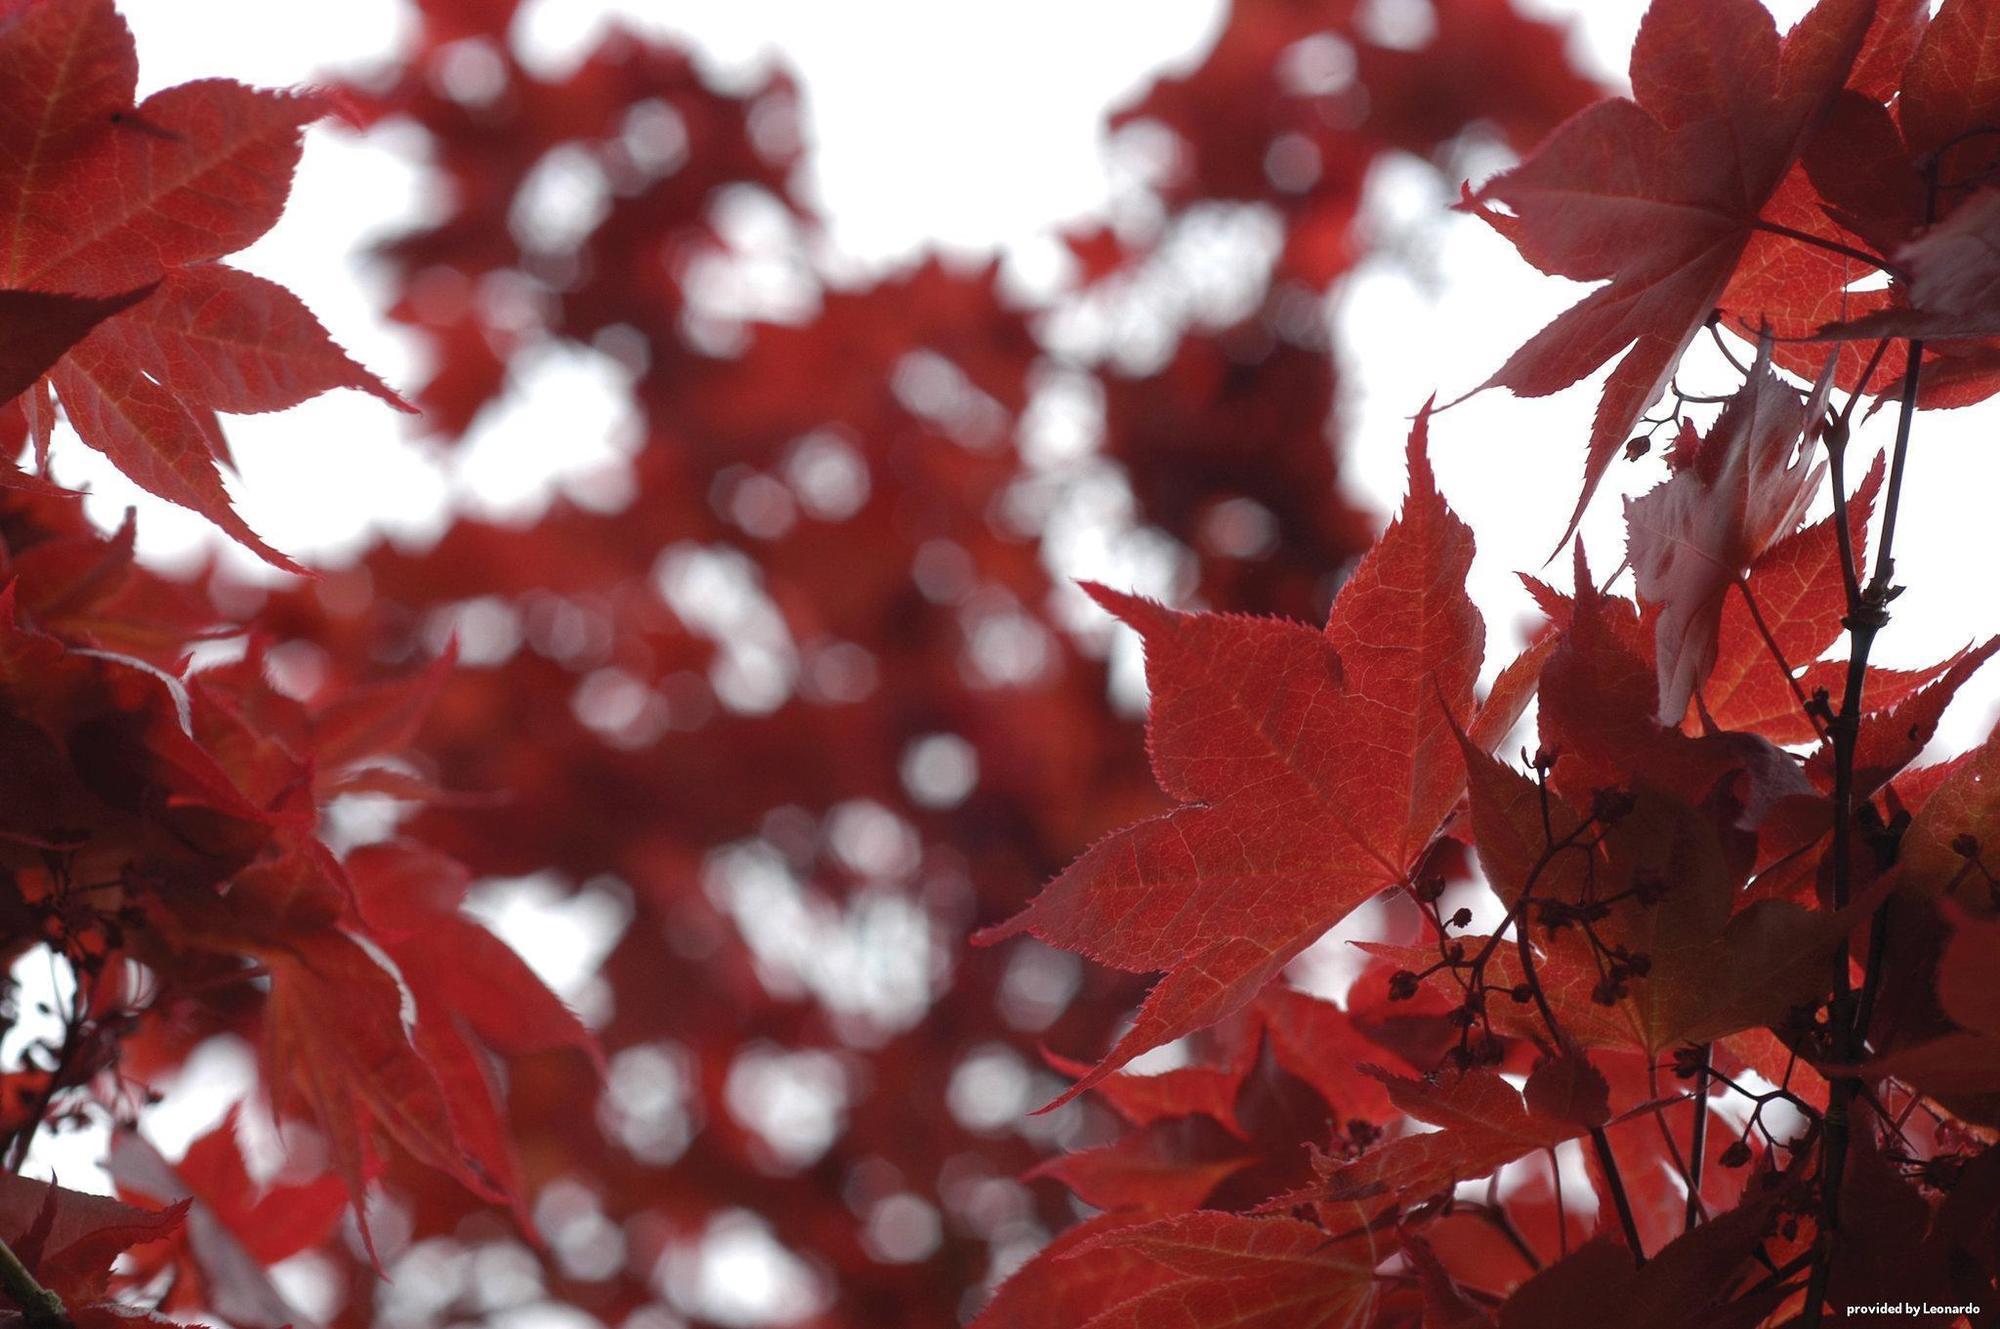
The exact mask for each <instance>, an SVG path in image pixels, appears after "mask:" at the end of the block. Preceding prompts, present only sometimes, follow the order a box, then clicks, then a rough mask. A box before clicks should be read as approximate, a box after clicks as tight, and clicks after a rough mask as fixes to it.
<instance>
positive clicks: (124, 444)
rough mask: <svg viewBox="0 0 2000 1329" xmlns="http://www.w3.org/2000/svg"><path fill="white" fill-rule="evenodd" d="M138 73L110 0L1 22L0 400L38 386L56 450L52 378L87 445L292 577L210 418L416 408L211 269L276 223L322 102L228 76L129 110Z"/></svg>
mask: <svg viewBox="0 0 2000 1329" xmlns="http://www.w3.org/2000/svg"><path fill="white" fill-rule="evenodd" d="M137 77H138V60H137V55H136V53H135V51H134V50H133V46H132V39H131V34H130V33H129V32H128V31H127V30H126V28H125V25H124V23H123V21H122V20H120V19H119V17H118V14H117V12H116V10H115V9H114V8H113V6H112V4H111V0H45V3H42V4H39V5H33V6H28V7H26V8H25V9H20V10H17V11H16V12H14V13H12V14H10V15H8V16H7V19H6V20H5V22H4V25H0V105H5V106H6V107H8V108H9V113H8V115H7V116H6V117H5V121H4V124H0V159H4V161H5V163H6V164H5V165H4V166H0V397H9V398H11V397H14V396H16V395H18V394H20V393H22V392H24V391H29V390H30V389H31V388H33V397H34V401H35V406H34V408H33V410H32V412H31V416H32V417H33V419H34V421H35V423H34V433H35V443H36V449H37V452H38V454H41V455H45V454H46V450H47V438H48V425H49V423H50V416H49V414H48V405H47V401H46V390H45V389H43V388H41V387H39V386H36V380H37V379H38V378H39V377H40V376H41V375H42V374H43V373H44V372H49V373H50V380H49V381H50V383H51V384H52V385H53V386H54V389H55V392H56V395H57V396H58V397H59V398H60V399H61V402H62V406H63V410H64V412H65V414H66V415H67V416H68V417H69V420H70V423H71V424H72V425H73V426H74V427H75V428H76V431H77V434H78V436H79V437H80V438H81V439H82V440H83V441H84V442H85V443H86V444H88V445H89V446H90V447H92V448H95V449H97V450H98V451H100V452H102V453H104V454H105V455H106V456H107V457H108V458H110V460H111V461H112V462H113V464H114V465H116V466H117V467H118V468H119V469H120V470H121V471H123V472H124V473H125V474H126V475H127V476H129V477H130V478H131V479H132V480H133V481H134V482H135V483H136V484H138V485H139V486H140V487H141V488H143V489H145V490H147V491H148V492H150V493H152V494H154V495H156V496H158V497H160V498H163V499H166V500H167V501H168V502H170V503H177V504H179V505H181V506H183V507H186V508H190V509H192V510H194V511H196V512H199V513H201V514H202V515H203V516H206V517H208V518H209V519H210V520H212V521H214V522H215V523H216V524H217V525H218V526H220V527H222V529H223V530H224V531H226V532H227V533H228V534H229V535H230V536H232V537H234V538H235V539H237V540H238V541H240V542H241V543H243V544H244V545H246V546H247V547H249V548H250V549H252V550H255V551H256V552H257V553H258V554H260V555H262V556H263V557H264V558H266V559H267V560H269V561H270V562H272V563H273V564H275V565H276V566H278V567H281V568H284V569H286V570H288V571H298V570H299V569H298V568H297V566H296V565H295V564H293V563H291V562H290V561H289V560H288V559H286V558H285V557H284V556H283V555H281V554H279V553H277V552H276V551H275V550H273V549H272V548H271V547H270V546H269V545H267V544H265V543H264V542H263V541H262V540H260V539H259V538H258V537H257V536H256V535H255V534H254V533H253V532H252V531H251V530H250V529H249V527H248V526H247V525H245V524H244V522H243V521H242V519H241V518H240V517H238V516H237V515H236V512H235V510H234V508H233V507H232V506H231V504H230V500H229V496H228V494H227V492H226V491H225V490H224V488H223V485H222V480H221V476H220V473H219V471H218V470H217V461H218V460H221V461H225V462H226V461H227V460H228V457H229V453H228V446H227V444H226V442H225V441H224V439H223V436H222V433H221V429H220V427H219V425H218V424H217V423H216V421H215V418H214V412H215V411H217V410H222V411H233V412H241V411H266V410H278V409H283V408H284V407H287V406H292V405H296V404H297V403H298V402H300V401H303V400H305V399H306V398H307V397H311V396H314V395H317V394H318V393H321V392H325V391H327V390H329V389H331V388H336V387H357V388H361V389H363V390H365V391H368V392H372V393H374V394H375V395H377V396H379V397H381V398H383V399H384V400H385V401H388V402H389V403H390V404H392V405H395V406H399V407H401V406H402V405H403V403H402V402H401V399H400V398H398V397H397V396H396V395H395V394H394V393H393V392H391V391H389V389H388V388H386V387H384V386H383V385H382V384H381V382H380V381H379V380H377V379H375V378H374V377H373V376H372V375H370V374H368V373H367V371H365V370H363V369H362V368H361V367H360V366H358V365H356V364H354V363H353V362H352V361H350V360H349V359H348V358H347V357H346V356H345V355H344V354H343V353H342V352H341V351H340V350H339V349H338V348H337V347H335V346H334V345H333V343H332V342H331V341H330V340H329V339H328V338H327V337H326V334H325V332H324V330H323V329H321V328H320V326H319V324H318V323H317V322H316V321H315V320H314V319H313V317H312V315H311V314H310V313H308V312H307V311H306V309H305V307H304V306H303V305H301V304H300V303H299V302H298V301H297V299H296V298H294V297H292V296H291V295H290V294H289V293H288V292H286V291H284V290H283V288H281V287H278V286H276V285H274V284H272V283H270V282H266V281H263V280H261V279H259V278H255V277H251V276H249V275H248V274H245V273H239V272H234V271H232V270H230V269H227V268H224V267H221V266H219V265H217V264H215V263H214V262H213V260H215V259H217V258H220V257H221V256H222V255H224V254H228V253H232V252H234V251H235V250H238V249H241V248H243V247H244V246H245V245H247V244H249V243H250V242H251V241H253V240H255V239H257V237H259V236H260V235H262V234H263V233H264V232H265V231H267V230H269V229H270V227H271V225H272V224H273V223H274V222H276V221H277V219H278V216H279V214H280V213H281V212H282V211H283V209H284V204H285V197H286V195H287V194H288V193H289V191H290V188H291V175H292V170H293V168H294V167H295V166H296V165H297V163H298V158H299V152H300V141H301V138H300V136H301V132H302V130H303V129H304V127H305V125H306V124H307V123H309V122H310V121H312V120H314V119H316V118H318V116H319V114H320V110H321V106H320V103H319V101H318V100H316V99H315V98H311V97H296V96H291V95H288V94H283V93H273V92H263V91H258V90H255V89H251V88H246V87H243V86H242V85H240V84H236V83H232V82H229V81H227V80H217V79H211V80H205V81H200V82H195V83H187V84H183V85H181V86H178V87H173V88H167V89H164V90H162V91H160V92H157V93H155V94H153V95H152V96H150V97H148V98H147V99H146V100H145V101H144V102H143V103H141V104H139V105H137V106H134V105H133V104H132V97H133V92H134V88H135V86H136V82H137ZM405 409H407V408H405Z"/></svg>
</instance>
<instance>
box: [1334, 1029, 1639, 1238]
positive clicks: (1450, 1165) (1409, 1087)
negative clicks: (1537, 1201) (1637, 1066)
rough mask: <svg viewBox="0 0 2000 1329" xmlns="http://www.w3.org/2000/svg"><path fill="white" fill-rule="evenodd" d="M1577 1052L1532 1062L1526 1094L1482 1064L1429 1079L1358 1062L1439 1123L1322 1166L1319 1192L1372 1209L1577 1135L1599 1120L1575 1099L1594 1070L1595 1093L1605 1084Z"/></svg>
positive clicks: (1402, 1104) (1407, 1200)
mask: <svg viewBox="0 0 2000 1329" xmlns="http://www.w3.org/2000/svg"><path fill="white" fill-rule="evenodd" d="M1580 1055H1581V1054H1575V1053H1572V1054H1569V1055H1567V1056H1564V1057H1558V1058H1555V1059H1552V1060H1550V1061H1546V1062H1544V1063H1543V1064H1542V1065H1541V1066H1539V1067H1537V1068H1536V1070H1535V1073H1534V1074H1533V1075H1531V1076H1529V1079H1528V1083H1529V1084H1530V1086H1532V1088H1531V1089H1530V1090H1529V1091H1528V1097H1527V1098H1526V1099H1524V1098H1523V1097H1522V1093H1521V1091H1519V1090H1516V1089H1515V1088H1514V1087H1513V1086H1512V1085H1510V1084H1508V1083H1507V1082H1506V1081H1505V1080H1503V1079H1501V1078H1500V1077H1499V1076H1498V1075H1495V1074H1494V1073H1493V1072H1491V1071H1487V1070H1478V1069H1473V1070H1466V1071H1458V1072H1454V1073H1451V1074H1448V1075H1445V1076H1443V1077H1441V1078H1440V1079H1439V1080H1438V1082H1437V1083H1434V1084H1433V1083H1427V1082H1425V1081H1422V1080H1409V1079H1404V1078H1402V1077H1399V1076H1392V1075H1390V1074H1388V1073H1387V1072H1385V1071H1382V1070H1380V1069H1378V1068H1376V1067H1372V1066H1364V1067H1362V1068H1361V1069H1362V1071H1363V1072H1364V1073H1366V1074H1369V1075H1373V1076H1375V1077H1376V1078H1377V1079H1379V1080H1381V1081H1382V1083H1383V1084H1385V1085H1387V1086H1388V1089H1389V1098H1390V1101H1391V1102H1393V1103H1394V1104H1395V1105H1396V1107H1398V1108H1399V1109H1401V1110H1402V1111H1403V1112H1404V1113H1406V1114H1408V1115H1409V1116H1411V1117H1413V1118H1415V1119H1416V1120H1418V1121H1424V1122H1428V1123H1430V1124H1431V1125H1433V1126H1436V1127H1437V1128H1438V1129H1437V1130H1435V1131H1427V1132H1424V1133H1421V1134H1415V1135H1405V1136H1403V1137H1401V1138H1400V1139H1395V1140H1390V1141H1388V1142H1387V1143H1385V1144H1381V1145H1377V1146H1376V1147H1375V1148H1373V1149H1371V1150H1369V1151H1368V1152H1367V1153H1365V1154H1363V1155H1362V1156H1361V1157H1360V1158H1359V1159H1357V1160H1356V1161H1354V1162H1352V1163H1346V1164H1339V1165H1327V1166H1326V1169H1325V1175H1324V1177H1323V1179H1322V1182H1321V1186H1320V1187H1319V1189H1318V1192H1317V1193H1318V1194H1319V1195H1320V1196H1322V1197H1323V1198H1325V1199H1327V1200H1332V1201H1335V1202H1339V1203H1347V1204H1355V1205H1358V1206H1360V1207H1361V1208H1362V1209H1363V1210H1364V1211H1366V1212H1368V1213H1370V1214H1374V1213H1376V1212H1379V1211H1381V1210H1383V1209H1386V1208H1388V1207H1390V1206H1393V1205H1398V1204H1415V1203H1417V1202H1418V1201H1421V1200H1426V1199H1429V1198H1431V1197H1432V1196H1434V1195H1437V1194H1439V1193H1441V1192H1444V1191H1448V1190H1450V1189H1451V1187H1452V1186H1454V1185H1455V1184H1457V1183H1458V1182H1461V1181H1472V1180H1476V1179H1477V1178H1480V1177H1484V1176H1488V1175H1490V1174H1492V1173H1493V1172H1495V1171H1497V1170H1498V1169H1499V1168H1501V1167H1504V1166H1505V1165H1506V1164H1508V1163H1511V1162H1513V1161H1514V1160H1515V1159H1517V1158H1524V1157H1526V1156H1527V1155H1529V1154H1531V1153H1534V1152H1535V1151H1536V1150H1538V1149H1547V1148H1551V1147H1553V1146H1555V1145H1558V1144H1561V1143H1562V1142H1563V1141H1565V1140H1572V1139H1575V1138H1576V1137H1577V1136H1579V1135H1582V1134H1583V1133H1584V1132H1585V1131H1587V1130H1589V1129H1590V1127H1591V1126H1592V1125H1593V1124H1598V1123H1593V1122H1591V1121H1589V1120H1587V1119H1586V1118H1587V1116H1588V1115H1595V1108H1594V1106H1593V1107H1592V1108H1591V1111H1590V1112H1589V1113H1587V1114H1585V1113H1581V1112H1579V1111H1578V1110H1577V1109H1578V1108H1579V1106H1581V1105H1582V1104H1581V1101H1580V1100H1581V1099H1583V1098H1589V1097H1591V1091H1586V1090H1584V1089H1583V1086H1587V1085H1588V1084H1589V1083H1590V1081H1591V1077H1592V1076H1595V1077H1596V1078H1595V1092H1596V1093H1598V1094H1600V1095H1601V1091H1602V1087H1603V1077H1602V1076H1601V1075H1597V1074H1596V1072H1595V1071H1594V1070H1591V1069H1590V1068H1589V1067H1588V1064H1587V1063H1583V1064H1582V1065H1581V1067H1579V1062H1580ZM1538 1081H1539V1083H1538ZM1550 1108H1555V1109H1557V1111H1555V1112H1551V1111H1549V1110H1548V1109H1550Z"/></svg>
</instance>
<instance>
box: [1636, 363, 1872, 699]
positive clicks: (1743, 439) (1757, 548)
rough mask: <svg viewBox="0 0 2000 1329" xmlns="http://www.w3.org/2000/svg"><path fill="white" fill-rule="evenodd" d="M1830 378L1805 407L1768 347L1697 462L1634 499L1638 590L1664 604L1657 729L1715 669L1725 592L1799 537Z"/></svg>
mask: <svg viewBox="0 0 2000 1329" xmlns="http://www.w3.org/2000/svg"><path fill="white" fill-rule="evenodd" d="M1831 371H1832V365H1831V363H1830V362H1829V364H1828V372H1827V373H1825V374H1823V375H1821V377H1820V380H1819V383H1818V384H1817V385H1816V386H1815V387H1814V390H1813V392H1812V395H1811V396H1810V397H1809V398H1807V399H1806V401H1805V402H1804V403H1803V404H1802V403H1801V402H1800V400H1799V397H1798V395H1797V394H1796V393H1794V392H1793V391H1792V390H1791V389H1790V388H1788V387H1786V386H1785V385H1784V384H1783V383H1781V382H1780V381H1779V380H1778V377H1777V375H1775V374H1773V373H1772V372H1771V370H1770V365H1769V349H1768V345H1767V346H1766V347H1765V349H1764V350H1763V352H1762V353H1761V354H1760V356H1759V359H1758V363H1757V365H1756V366H1755V367H1754V368H1753V369H1752V371H1751V377H1750V380H1749V382H1747V383H1746V384H1744V386H1743V388H1742V389H1741V390H1740V391H1738V392H1737V393H1736V395H1734V396H1733V397H1731V398H1730V399H1729V404H1728V405H1727V406H1725V407H1724V408H1723V411H1722V414H1721V415H1720V416H1719V417H1717V419H1716V422H1715V427H1714V428H1713V429H1712V430H1710V431H1709V434H1708V437H1706V438H1705V439H1703V440H1701V442H1700V444H1699V446H1698V447H1696V448H1695V449H1694V452H1693V455H1692V456H1691V457H1687V456H1682V457H1680V458H1678V459H1677V461H1676V469H1675V471H1674V474H1673V475H1672V477H1671V478H1669V479H1668V480H1667V481H1666V482H1665V483H1664V484H1661V485H1659V486H1658V487H1657V488H1655V489H1653V490H1651V491H1650V492H1648V493H1646V494H1643V495H1641V496H1640V497H1638V498H1634V499H1628V500H1626V503H1625V522H1626V525H1627V527H1628V528H1629V530H1630V532H1631V535H1630V542H1629V545H1628V557H1629V558H1630V559H1631V562H1632V572H1633V576H1634V577H1635V578H1636V580H1637V582H1638V589H1639V595H1640V598H1641V599H1642V600H1648V601H1652V602H1654V603H1656V604H1659V605H1660V606H1661V611H1660V617H1659V621H1658V622H1657V624H1656V625H1655V627H1654V641H1655V646H1656V656H1657V658H1656V668H1657V670H1658V673H1659V677H1660V717H1659V718H1660V723H1661V724H1664V725H1677V724H1679V723H1680V722H1681V717H1682V716H1683V715H1684V714H1685V713H1686V711H1687V706H1688V702H1689V701H1690V700H1691V699H1692V698H1693V696H1694V694H1695V691H1696V689H1698V688H1699V687H1700V686H1701V684H1702V682H1703V680H1705V679H1706V678H1707V677H1708V674H1709V671H1710V670H1711V669H1713V668H1714V666H1715V660H1716V652H1717V644H1718V637H1719V634H1720V630H1721V626H1722V608H1723V599H1724V597H1725V596H1726V595H1727V594H1728V592H1729V588H1730V587H1731V586H1732V585H1734V584H1735V582H1736V580H1737V579H1738V578H1739V577H1741V576H1742V575H1743V573H1744V572H1745V571H1746V570H1747V569H1748V568H1749V567H1750V565H1751V564H1752V563H1754V562H1755V561H1756V560H1757V558H1758V557H1759V556H1761V555H1762V554H1763V553H1764V552H1765V551H1766V550H1767V549H1769V548H1770V547H1771V546H1772V545H1773V544H1774V543H1776V542H1777V540H1778V539H1779V538H1780V537H1782V536H1786V535H1790V534H1791V533H1792V530H1793V528H1794V527H1796V526H1797V525H1798V524H1799V521H1800V520H1801V519H1802V518H1803V517H1804V516H1805V510H1806V506H1807V505H1808V504H1809V503H1811V502H1812V499H1813V495H1814V494H1815V493H1817V492H1818V490H1819V482H1820V477H1821V475H1822V474H1823V473H1824V469H1825V468H1824V467H1823V466H1814V465H1812V464H1810V463H1809V462H1808V460H1807V458H1806V457H1805V456H1804V455H1802V452H1803V445H1808V444H1810V443H1811V442H1812V440H1813V438H1814V437H1815V436H1816V432H1817V430H1816V426H1817V424H1818V422H1819V421H1821V420H1822V419H1824V418H1825V414H1826V398H1827V394H1828V393H1829V392H1830V391H1831V390H1832V387H1833V382H1832V372H1831Z"/></svg>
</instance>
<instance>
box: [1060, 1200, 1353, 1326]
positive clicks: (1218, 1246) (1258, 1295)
mask: <svg viewBox="0 0 2000 1329" xmlns="http://www.w3.org/2000/svg"><path fill="white" fill-rule="evenodd" d="M1100 1251H1107V1252H1108V1251H1116V1252H1121V1253H1123V1252H1130V1253H1133V1254H1137V1255H1139V1256H1141V1257H1143V1258H1144V1259H1145V1260H1147V1261H1149V1262H1150V1263H1152V1264H1154V1265H1156V1266H1158V1267H1159V1268H1161V1269H1163V1270H1164V1271H1165V1272H1166V1278H1165V1280H1164V1281H1163V1282H1162V1283H1161V1284H1160V1285H1159V1286H1157V1287H1153V1288H1150V1289H1148V1290H1147V1291H1144V1292H1141V1293H1139V1294H1138V1295H1136V1296H1133V1297H1131V1298H1129V1299H1127V1300H1124V1301H1121V1302H1119V1303H1117V1304H1114V1305H1111V1306H1109V1307H1108V1308H1107V1309H1105V1310H1103V1311H1101V1312H1099V1313H1098V1314H1097V1315H1094V1316H1092V1317H1091V1318H1090V1319H1089V1320H1087V1321H1085V1322H1084V1325H1083V1329H1155V1327H1156V1326H1158V1325H1161V1324H1177V1325H1185V1326H1187V1329H1224V1327H1225V1326H1227V1327H1228V1329H1353V1327H1354V1326H1359V1325H1361V1324H1364V1323H1366V1322H1367V1319H1368V1314H1369V1310H1370V1307H1371V1306H1372V1305H1373V1303H1374V1300H1375V1296H1376V1291H1375V1264H1376V1261H1377V1259H1378V1258H1379V1256H1378V1254H1377V1252H1376V1251H1375V1250H1374V1245H1373V1242H1372V1240H1371V1239H1369V1238H1367V1237H1361V1238H1349V1239H1347V1240H1339V1239H1337V1238H1335V1237H1334V1236H1333V1235H1332V1234H1330V1233H1328V1232H1327V1231H1326V1230H1325V1229H1324V1228H1319V1227H1314V1226H1313V1225H1312V1224H1310V1223H1301V1222H1298V1221H1296V1220H1294V1219H1289V1218H1243V1217H1239V1216H1237V1215H1234V1214H1222V1213H1196V1214H1187V1215H1184V1216H1182V1217H1179V1218H1168V1219H1163V1220H1161V1221H1159V1222H1156V1223H1147V1224H1143V1225H1141V1226H1136V1227H1119V1228H1114V1229H1112V1230H1111V1231H1109V1232H1105V1233H1103V1234H1101V1235H1099V1236H1097V1237H1096V1238H1095V1239H1094V1240H1093V1241H1092V1242H1091V1243H1090V1245H1089V1246H1087V1247H1085V1248H1084V1249H1083V1250H1082V1251H1080V1252H1078V1254H1077V1256H1075V1257H1073V1258H1077V1259H1081V1258H1084V1257H1086V1256H1094V1255H1096V1254H1097V1253H1098V1252H1100Z"/></svg>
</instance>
